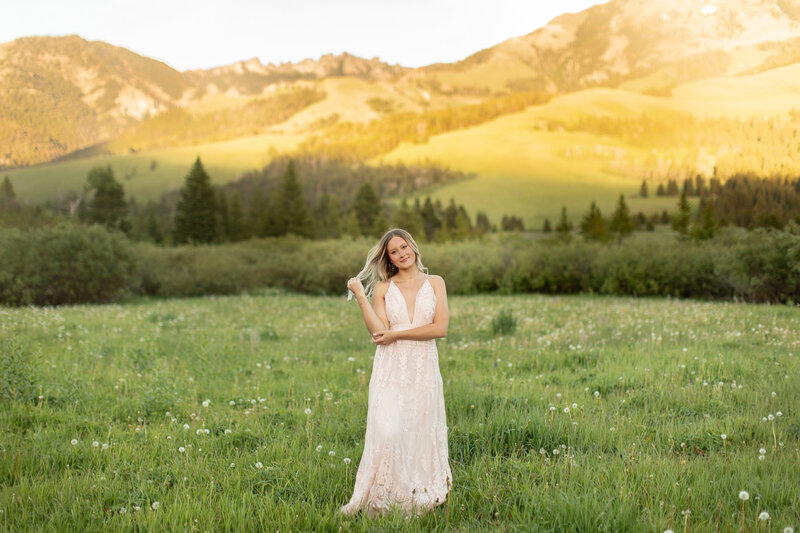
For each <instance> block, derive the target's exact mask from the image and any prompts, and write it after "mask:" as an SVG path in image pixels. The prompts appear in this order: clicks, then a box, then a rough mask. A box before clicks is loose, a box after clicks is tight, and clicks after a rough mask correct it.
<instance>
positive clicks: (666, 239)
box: [0, 224, 800, 305]
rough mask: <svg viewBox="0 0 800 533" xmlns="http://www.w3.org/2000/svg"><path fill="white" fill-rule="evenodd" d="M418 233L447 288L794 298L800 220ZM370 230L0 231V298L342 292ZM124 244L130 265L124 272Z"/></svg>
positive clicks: (798, 281)
mask: <svg viewBox="0 0 800 533" xmlns="http://www.w3.org/2000/svg"><path fill="white" fill-rule="evenodd" d="M495 237H496V238H485V239H484V240H482V241H469V242H461V243H445V244H424V245H423V249H422V252H423V260H424V263H425V264H426V265H427V266H428V267H429V268H430V271H431V272H432V273H434V274H441V275H442V276H444V278H445V280H446V282H447V287H448V291H449V292H450V293H451V294H474V293H482V292H500V293H507V294H508V293H525V292H538V293H547V294H570V293H585V292H591V293H598V294H612V295H633V296H674V297H681V298H703V299H731V298H739V299H742V300H747V301H756V302H795V303H796V302H800V227H798V226H797V225H796V224H790V225H789V226H788V230H787V231H777V230H755V231H752V232H747V231H744V230H741V229H738V228H727V229H725V230H724V231H723V232H721V234H720V235H719V236H717V237H716V238H714V239H711V240H707V241H703V242H702V243H698V242H693V241H689V240H679V239H676V238H675V236H674V234H672V233H671V232H668V233H661V234H658V233H657V234H637V235H634V236H632V237H630V238H628V239H626V240H625V241H623V242H622V243H617V244H602V243H597V242H590V241H585V240H582V239H575V238H573V239H572V240H571V241H568V242H564V241H563V240H561V239H560V238H558V237H552V238H548V239H540V240H535V241H532V240H527V239H525V238H524V237H523V236H522V235H519V234H511V235H509V234H503V235H500V236H495ZM373 244H374V243H373V242H372V240H368V239H357V240H351V239H340V240H328V241H306V240H302V239H299V238H296V237H291V236H290V237H284V238H273V239H261V240H250V241H247V242H242V243H237V244H228V245H216V246H193V247H192V246H185V247H177V248H162V247H158V246H154V245H151V244H145V243H139V244H137V245H135V248H131V247H130V245H129V244H128V243H127V242H126V241H124V239H123V238H122V237H120V236H119V235H118V234H114V233H108V232H107V231H106V230H103V229H101V228H99V227H94V228H90V229H89V230H81V229H78V228H74V227H70V226H59V227H57V228H55V229H52V230H38V231H31V232H28V233H23V232H20V231H16V230H10V231H6V232H4V233H1V234H0V257H2V258H3V261H2V263H0V297H1V298H2V299H1V300H0V303H3V304H6V305H24V304H31V303H33V304H61V303H73V302H102V301H109V300H112V299H114V298H116V297H119V296H120V295H122V294H124V293H125V292H126V291H131V292H134V293H139V294H145V295H153V296H159V297H185V296H200V295H206V294H237V293H240V292H242V291H248V290H253V289H259V288H263V287H277V288H283V289H287V290H291V291H298V292H305V293H310V294H327V295H343V294H344V293H345V288H344V285H345V281H346V280H347V278H349V277H350V276H352V275H354V274H355V273H357V272H358V271H359V270H360V269H361V268H362V266H363V264H364V259H365V257H366V254H367V250H368V249H369V248H370V246H372V245H373ZM134 256H136V257H138V259H139V264H138V270H136V271H135V275H134V268H133V265H134Z"/></svg>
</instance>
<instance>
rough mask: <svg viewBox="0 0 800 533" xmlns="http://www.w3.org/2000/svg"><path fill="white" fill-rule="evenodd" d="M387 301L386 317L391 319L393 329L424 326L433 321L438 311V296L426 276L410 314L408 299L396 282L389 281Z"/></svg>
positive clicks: (390, 323)
mask: <svg viewBox="0 0 800 533" xmlns="http://www.w3.org/2000/svg"><path fill="white" fill-rule="evenodd" d="M392 289H394V290H392ZM385 301H386V316H387V317H388V318H389V327H390V328H391V329H407V327H411V326H415V327H416V326H424V325H426V324H430V323H431V322H432V321H433V315H434V312H435V311H436V295H435V294H434V292H433V287H432V286H431V284H430V281H428V276H425V281H423V282H422V286H420V288H419V290H418V291H417V295H416V297H415V298H414V302H413V304H412V308H411V310H412V312H411V313H410V314H409V312H408V302H407V301H406V297H405V296H404V295H403V292H402V291H401V290H400V287H398V286H397V284H396V283H395V282H394V280H390V281H389V290H387V291H386V297H385ZM404 326H405V327H404Z"/></svg>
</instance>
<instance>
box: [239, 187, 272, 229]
mask: <svg viewBox="0 0 800 533" xmlns="http://www.w3.org/2000/svg"><path fill="white" fill-rule="evenodd" d="M268 211H269V210H268V209H267V201H266V200H265V199H264V195H263V194H261V191H260V190H258V189H256V190H255V191H254V192H253V195H252V196H251V197H250V202H249V203H248V205H247V222H246V226H245V234H246V235H252V236H253V237H265V236H266V231H265V229H266V225H267V214H268Z"/></svg>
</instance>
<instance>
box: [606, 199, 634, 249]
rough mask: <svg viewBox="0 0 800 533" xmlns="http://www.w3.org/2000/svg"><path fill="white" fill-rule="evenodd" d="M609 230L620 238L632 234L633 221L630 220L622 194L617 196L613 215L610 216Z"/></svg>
mask: <svg viewBox="0 0 800 533" xmlns="http://www.w3.org/2000/svg"><path fill="white" fill-rule="evenodd" d="M609 229H611V231H613V232H614V233H617V234H619V236H620V238H622V237H625V236H628V235H630V234H631V233H633V219H631V214H630V210H629V209H628V206H627V204H626V203H625V196H624V195H622V194H620V195H619V201H618V202H617V208H616V209H615V210H614V214H613V215H611V224H610V225H609Z"/></svg>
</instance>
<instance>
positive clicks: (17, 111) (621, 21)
mask: <svg viewBox="0 0 800 533" xmlns="http://www.w3.org/2000/svg"><path fill="white" fill-rule="evenodd" d="M793 62H800V0H774V1H772V0H728V1H727V2H725V3H718V4H715V3H713V2H705V3H704V2H697V1H695V0H676V1H674V2H671V3H669V4H664V3H661V2H655V1H653V0H611V1H610V2H607V3H604V4H598V5H595V6H593V7H591V8H589V9H586V10H584V11H581V12H579V13H567V14H563V15H560V16H558V17H555V18H554V19H552V20H551V21H550V22H548V23H547V24H546V25H544V26H543V27H541V28H538V29H536V30H534V31H533V32H531V33H529V34H527V35H522V36H517V37H512V38H510V39H507V40H505V41H503V42H501V43H498V44H497V45H495V46H493V47H490V48H487V49H484V50H481V51H478V52H476V53H474V54H472V55H470V56H469V57H467V58H465V59H464V60H462V61H458V62H455V63H437V64H433V65H429V66H425V67H419V68H407V67H403V66H400V65H389V64H388V63H385V62H381V61H380V60H379V59H378V58H372V59H363V58H359V57H357V56H354V55H351V54H347V53H344V54H340V55H333V54H326V55H323V56H321V57H320V58H319V59H305V60H302V61H299V62H297V63H281V64H278V65H275V64H272V63H267V64H262V63H261V61H260V60H259V59H258V58H255V57H253V58H250V59H247V60H242V61H237V62H235V63H232V64H230V65H224V66H219V67H214V68H211V69H194V70H187V71H183V72H180V71H177V70H175V69H173V68H171V67H170V66H169V65H167V64H166V63H164V62H161V61H158V60H155V59H151V58H147V57H144V56H141V55H138V54H136V53H134V52H131V51H129V50H127V49H125V48H122V47H118V46H114V45H111V44H108V43H105V42H102V41H87V40H85V39H83V38H81V37H80V36H77V35H69V36H62V37H24V38H20V39H16V40H14V41H10V42H8V43H2V44H0V102H2V103H3V105H2V106H0V147H2V149H0V168H14V167H19V166H26V165H30V164H36V163H42V162H47V161H50V160H53V159H55V158H58V157H63V156H65V155H67V154H69V153H72V152H76V151H79V150H83V149H86V148H87V147H89V146H92V145H94V144H96V143H98V142H101V141H106V140H112V139H114V138H116V137H118V136H119V135H120V134H122V133H123V132H124V131H127V130H128V129H130V128H132V127H135V126H136V125H137V124H140V123H142V121H146V120H148V119H149V118H150V117H153V116H157V115H159V114H161V113H163V112H165V111H170V110H174V109H178V108H181V109H187V110H189V112H191V108H192V107H193V106H197V105H198V104H200V103H203V102H208V101H210V99H216V100H214V101H215V102H217V103H215V104H214V105H219V106H240V107H241V106H245V105H247V104H248V99H252V98H264V97H269V95H270V94H271V93H270V91H272V92H274V91H275V90H281V89H283V88H287V87H292V86H298V87H301V88H308V87H309V86H311V88H317V87H313V86H314V84H315V83H316V84H318V85H319V83H320V82H321V81H324V80H327V79H331V78H354V79H359V80H362V81H363V82H364V83H366V84H367V85H364V84H363V83H362V84H361V85H358V84H340V86H341V87H345V86H347V87H348V88H347V89H342V90H349V91H351V93H352V94H350V93H348V94H347V95H346V97H342V96H340V97H338V98H334V96H335V95H328V98H329V99H330V103H329V104H324V103H318V104H316V107H315V109H316V110H317V111H315V112H314V113H309V114H308V116H309V119H304V120H302V121H296V126H292V127H293V128H295V130H293V131H295V132H297V131H298V130H297V128H314V127H324V124H327V123H330V122H331V121H336V120H339V119H341V117H342V116H345V117H347V118H346V120H356V121H358V120H361V121H369V120H372V119H374V118H375V117H376V116H378V115H379V113H378V110H381V111H380V112H394V111H418V110H421V109H432V108H437V107H449V106H452V105H462V104H471V103H477V102H480V101H482V100H484V99H486V98H490V97H495V96H499V95H504V94H508V93H515V92H546V93H551V94H563V93H567V92H572V91H576V90H582V89H586V88H591V87H600V86H604V87H624V88H626V89H627V90H633V91H637V92H646V93H649V94H668V92H669V91H670V90H671V88H672V87H675V86H678V85H680V84H682V83H686V82H689V81H692V80H697V79H704V78H709V77H715V76H731V75H741V74H747V73H755V72H759V71H762V70H764V69H766V68H771V67H775V66H780V65H781V64H791V63H793ZM358 87H362V88H361V89H359V88H358ZM365 87H367V88H366V89H364V88H365ZM333 102H337V103H336V104H334V103H333ZM336 106H348V110H349V111H348V110H345V109H344V108H342V109H339V108H337V107H336ZM352 109H358V111H357V112H355V113H354V112H352ZM345 111H348V112H345ZM312 118H313V120H311V119H312ZM289 123H290V124H293V123H292V121H291V119H290V121H289ZM317 123H319V126H315V124H317ZM254 133H255V132H254Z"/></svg>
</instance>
